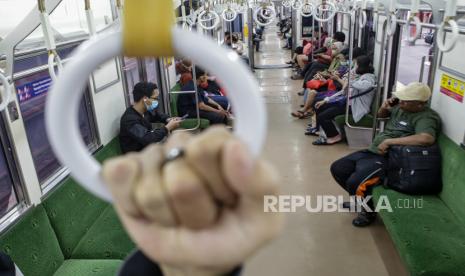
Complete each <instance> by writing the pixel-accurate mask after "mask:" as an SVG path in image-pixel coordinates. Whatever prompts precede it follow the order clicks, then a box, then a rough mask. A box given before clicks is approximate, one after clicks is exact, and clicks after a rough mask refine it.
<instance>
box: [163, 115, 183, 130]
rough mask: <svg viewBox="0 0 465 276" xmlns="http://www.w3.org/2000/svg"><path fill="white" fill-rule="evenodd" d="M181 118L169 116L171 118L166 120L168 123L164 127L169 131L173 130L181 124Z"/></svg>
mask: <svg viewBox="0 0 465 276" xmlns="http://www.w3.org/2000/svg"><path fill="white" fill-rule="evenodd" d="M181 122H182V119H181V118H171V120H169V121H168V123H167V124H166V125H165V127H166V128H167V129H168V130H169V131H173V130H175V129H177V128H178V127H179V126H180V125H181Z"/></svg>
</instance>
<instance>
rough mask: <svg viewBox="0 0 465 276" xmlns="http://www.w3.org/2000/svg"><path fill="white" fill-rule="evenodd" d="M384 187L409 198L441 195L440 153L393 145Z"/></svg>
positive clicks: (438, 149) (430, 148)
mask: <svg viewBox="0 0 465 276" xmlns="http://www.w3.org/2000/svg"><path fill="white" fill-rule="evenodd" d="M387 186H388V187H389V188H391V189H393V190H395V191H398V192H401V193H404V194H410V195H431V194H437V193H439V192H441V189H442V178H441V150H440V148H439V146H438V145H437V144H435V145H433V146H430V147H420V146H393V147H391V148H390V149H389V157H388V170H387Z"/></svg>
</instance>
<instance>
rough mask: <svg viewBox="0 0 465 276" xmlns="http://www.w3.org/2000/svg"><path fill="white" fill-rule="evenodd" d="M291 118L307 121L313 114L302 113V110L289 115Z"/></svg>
mask: <svg viewBox="0 0 465 276" xmlns="http://www.w3.org/2000/svg"><path fill="white" fill-rule="evenodd" d="M291 115H292V117H295V118H299V119H307V118H310V117H311V116H312V115H313V113H311V112H304V111H302V110H298V111H296V112H292V113H291Z"/></svg>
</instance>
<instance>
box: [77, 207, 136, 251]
mask: <svg viewBox="0 0 465 276" xmlns="http://www.w3.org/2000/svg"><path fill="white" fill-rule="evenodd" d="M134 248H135V245H134V243H133V242H132V241H131V239H130V238H129V236H128V235H127V234H126V231H125V230H124V228H123V226H122V225H121V222H120V221H119V218H118V216H117V214H116V212H115V210H114V209H113V207H112V206H108V208H107V209H105V211H104V212H103V213H102V215H101V216H100V217H99V218H98V219H97V220H96V221H95V223H94V224H93V225H92V226H91V227H90V229H89V231H88V232H87V233H86V234H85V236H84V237H83V238H82V240H81V241H80V242H79V244H78V245H77V246H76V249H75V250H74V251H73V253H72V256H71V257H72V258H73V259H124V258H126V256H127V255H128V254H129V253H130V252H131V251H132V250H133V249H134Z"/></svg>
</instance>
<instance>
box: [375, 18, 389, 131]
mask: <svg viewBox="0 0 465 276" xmlns="http://www.w3.org/2000/svg"><path fill="white" fill-rule="evenodd" d="M386 27H387V21H384V23H383V28H382V30H383V32H382V39H381V48H380V49H381V51H380V57H379V67H378V87H377V89H376V97H375V101H376V105H377V106H379V102H380V99H381V88H382V85H381V84H382V83H383V80H382V77H383V75H384V55H385V53H384V51H385V49H384V46H385V42H386ZM377 130H378V110H375V114H374V116H373V134H372V137H373V139H375V137H376V131H377Z"/></svg>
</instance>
